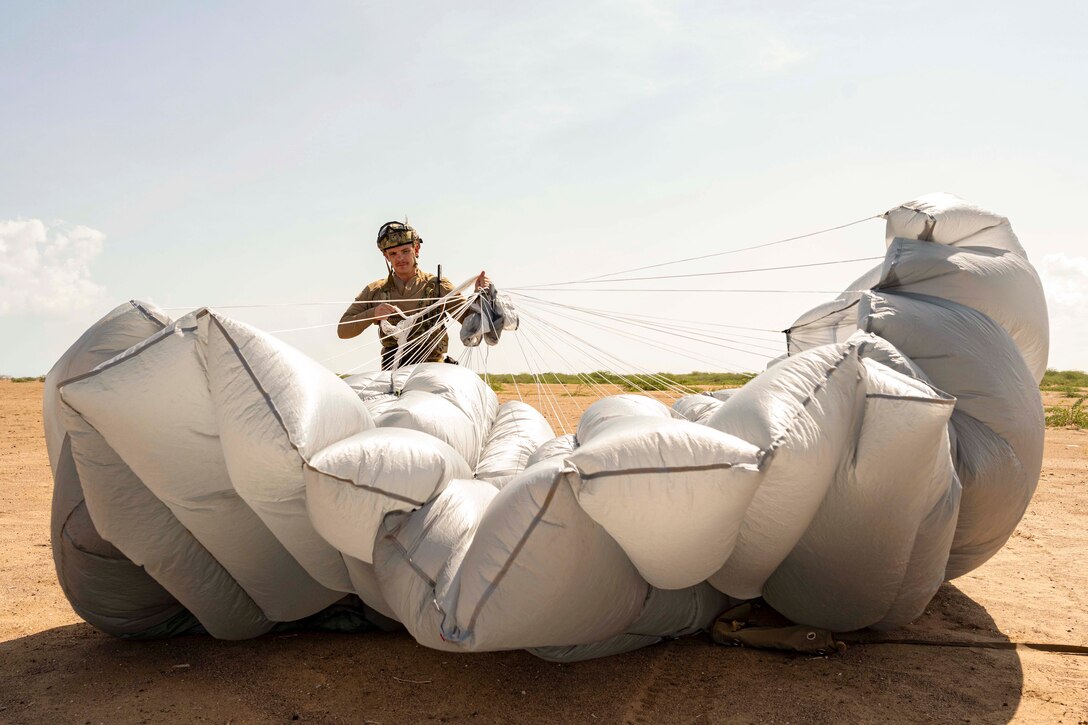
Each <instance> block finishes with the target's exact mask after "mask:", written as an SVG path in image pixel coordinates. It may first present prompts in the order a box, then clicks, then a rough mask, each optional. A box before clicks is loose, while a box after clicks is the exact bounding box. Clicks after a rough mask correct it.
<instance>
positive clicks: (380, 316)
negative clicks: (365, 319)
mask: <svg viewBox="0 0 1088 725" xmlns="http://www.w3.org/2000/svg"><path fill="white" fill-rule="evenodd" d="M398 312H400V308H399V307H397V306H396V305H391V304H389V303H388V302H383V303H381V304H380V305H378V306H377V307H375V308H374V319H375V320H379V321H380V320H384V319H385V318H387V317H389V316H390V315H395V314H397V313H398Z"/></svg>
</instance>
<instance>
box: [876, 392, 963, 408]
mask: <svg viewBox="0 0 1088 725" xmlns="http://www.w3.org/2000/svg"><path fill="white" fill-rule="evenodd" d="M865 397H866V398H880V399H882V400H909V401H913V402H915V403H933V404H935V405H952V406H954V405H955V404H956V399H955V398H927V397H925V396H923V395H893V394H891V393H866V394H865Z"/></svg>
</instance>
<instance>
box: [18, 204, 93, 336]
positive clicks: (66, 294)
mask: <svg viewBox="0 0 1088 725" xmlns="http://www.w3.org/2000/svg"><path fill="white" fill-rule="evenodd" d="M103 239H105V235H104V234H103V233H102V232H99V231H96V230H94V229H91V228H89V227H85V226H79V225H73V224H67V223H65V222H61V221H54V222H48V223H47V222H43V221H41V220H40V219H9V220H0V315H9V314H21V313H30V314H50V315H52V314H63V313H66V312H69V311H72V310H78V309H82V308H86V307H88V306H90V305H92V304H95V303H97V302H99V301H100V300H101V298H102V297H103V294H104V292H105V289H104V288H103V287H102V286H100V285H98V284H95V282H94V281H93V280H92V279H91V269H90V264H91V261H92V260H94V258H95V257H97V256H98V255H99V254H101V252H102V240H103Z"/></svg>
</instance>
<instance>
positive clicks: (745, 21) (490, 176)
mask: <svg viewBox="0 0 1088 725" xmlns="http://www.w3.org/2000/svg"><path fill="white" fill-rule="evenodd" d="M1086 8H1088V5H1085V4H1083V3H1079V2H1032V3H1023V2H987V3H981V2H978V3H953V2H948V1H947V0H945V1H943V2H932V3H928V2H926V3H911V2H903V1H900V2H894V3H890V2H889V3H881V2H869V3H858V2H824V3H811V2H804V3H802V2H776V3H756V2H682V1H681V2H655V1H653V0H645V1H643V2H587V1H586V0H579V1H578V2H549V3H535V4H532V5H531V6H530V5H528V4H522V3H499V2H491V3H471V2H469V3H438V2H426V3H395V4H394V3H383V4H378V3H370V2H367V3H362V2H314V3H298V2H291V3H286V2H284V3H280V2H239V3H221V2H192V1H187V2H184V3H182V2H177V3H168V2H156V3H135V2H118V3H110V2H94V3H90V2H83V3H64V2H49V1H47V0H40V1H36V2H3V1H0V99H3V106H4V112H3V113H2V114H0V339H2V340H3V341H4V342H3V343H2V344H0V373H7V374H12V375H31V374H40V373H44V372H45V371H46V370H47V369H48V368H49V367H50V365H51V364H52V362H53V361H54V360H55V359H56V357H57V356H59V355H60V353H62V352H63V351H64V349H65V348H66V347H67V346H68V345H69V344H70V343H71V342H72V341H73V340H74V339H75V337H76V336H77V335H78V334H79V333H80V332H81V331H82V330H83V329H84V328H86V327H87V326H88V325H89V324H90V323H92V322H93V321H94V320H95V319H97V318H98V317H99V316H100V315H101V314H103V313H104V312H106V311H107V310H109V309H110V308H112V307H114V306H115V305H116V304H118V303H120V302H123V301H124V300H127V299H130V298H139V299H144V300H149V301H151V302H153V303H155V304H158V305H160V306H164V307H180V308H189V309H191V308H193V307H196V306H201V305H208V306H214V307H220V308H222V309H223V311H224V312H225V313H226V314H230V315H232V316H235V317H237V318H239V319H242V320H245V321H248V322H251V323H253V324H256V325H257V326H259V327H261V328H263V329H266V330H273V331H274V330H285V329H292V328H299V327H309V326H314V325H320V324H322V323H332V322H335V321H336V319H337V318H338V317H339V315H340V312H341V311H342V308H343V306H345V305H346V302H347V301H348V300H350V299H351V298H352V297H353V296H354V295H355V294H356V293H357V292H358V291H359V289H361V288H362V287H363V286H364V285H365V284H366V283H367V282H369V281H371V280H373V279H375V278H377V277H379V276H382V275H383V274H384V265H383V263H382V261H381V259H380V257H379V256H378V253H377V251H376V250H375V248H374V241H373V238H374V234H375V232H376V230H377V228H378V226H379V225H380V224H381V223H382V222H384V221H387V220H389V219H394V218H403V217H404V216H405V215H407V216H408V217H409V220H410V221H411V222H412V223H413V224H414V225H415V226H417V228H418V229H419V230H420V232H421V233H422V235H423V237H424V240H425V242H424V248H423V255H424V256H423V260H422V261H423V264H424V266H425V268H427V269H433V267H434V266H435V265H437V264H439V263H441V264H442V265H443V270H444V273H445V274H446V275H447V276H449V277H450V278H451V279H453V280H454V281H455V282H459V281H461V280H463V279H466V278H467V277H469V276H470V275H471V274H473V273H474V272H477V271H479V269H480V268H481V267H486V269H487V270H488V272H489V274H490V275H491V276H492V278H493V279H495V281H496V282H497V283H498V284H499V286H500V287H511V288H512V287H520V286H526V285H536V284H547V283H553V282H559V281H567V280H571V279H581V278H585V277H590V276H594V275H599V274H605V273H609V272H614V271H617V270H622V269H627V268H631V267H638V266H642V265H648V264H653V263H656V262H659V261H665V260H670V259H676V258H680V257H690V256H698V255H703V254H711V253H714V252H720V251H725V250H729V249H735V248H739V247H743V246H749V245H752V244H757V243H760V242H765V241H771V240H775V239H779V238H783V237H788V236H791V235H795V234H803V233H805V232H809V231H812V230H816V229H821V228H825V227H831V226H835V225H838V224H841V223H844V222H850V221H853V220H857V219H861V218H864V217H867V216H871V215H873V214H877V213H880V212H882V211H884V210H886V209H887V208H889V207H892V206H895V205H896V204H898V203H900V202H903V201H907V200H909V199H912V198H914V197H916V196H919V195H921V194H924V193H927V192H930V191H950V192H953V193H955V194H958V195H960V196H962V197H964V198H966V199H968V200H970V201H972V202H974V203H977V204H980V205H982V206H985V207H987V208H990V209H993V210H995V211H998V212H1000V213H1002V214H1004V215H1006V216H1008V217H1009V219H1010V220H1011V222H1012V225H1013V228H1014V229H1015V230H1016V231H1017V233H1018V234H1019V236H1020V239H1021V241H1022V242H1023V244H1024V246H1025V247H1026V248H1027V250H1028V253H1029V255H1030V257H1031V259H1032V261H1033V262H1034V263H1035V265H1036V266H1037V268H1038V269H1039V271H1040V274H1041V275H1042V277H1043V279H1044V284H1045V286H1046V289H1047V294H1048V300H1049V304H1050V311H1051V323H1052V338H1053V345H1052V354H1051V366H1052V367H1059V368H1080V369H1086V368H1088V336H1086V335H1084V334H1082V332H1081V330H1082V329H1083V326H1084V320H1085V319H1086V316H1088V249H1086V247H1085V244H1084V241H1083V237H1084V233H1083V231H1082V227H1081V221H1082V220H1081V218H1080V216H1079V214H1080V213H1082V210H1083V209H1084V205H1085V201H1084V200H1085V199H1086V198H1088V173H1086V171H1085V170H1086V168H1088V141H1086V138H1085V132H1084V129H1085V128H1088V51H1086V50H1085V48H1086V47H1088V46H1086V44H1085V43H1084V40H1083V29H1084V27H1086V25H1088V10H1086ZM881 254H883V226H882V223H881V222H879V221H875V220H874V221H870V222H867V223H865V224H861V225H858V226H855V227H851V228H850V229H849V230H845V231H843V232H839V233H832V234H828V235H825V236H820V237H815V238H810V239H806V240H803V241H800V242H795V243H790V244H784V245H778V246H775V247H770V248H767V249H764V250H758V251H753V252H746V253H738V254H732V255H728V256H723V257H720V258H717V259H711V260H705V261H703V262H700V263H696V264H688V265H677V266H673V267H666V268H662V269H660V270H655V271H654V272H656V273H659V274H685V273H695V272H707V271H724V270H730V269H753V268H765V267H772V266H773V267H780V266H785V265H793V264H810V263H814V262H826V261H836V260H844V259H855V258H862V257H870V256H878V255H881ZM872 264H873V262H854V263H850V264H837V265H829V266H822V267H807V268H803V269H796V270H777V271H772V272H761V273H746V274H738V275H730V276H721V277H705V278H682V279H674V280H660V281H652V282H646V283H637V284H636V283H626V286H629V287H632V286H633V287H641V288H651V287H653V288H659V289H669V290H674V289H685V290H695V289H700V290H701V289H716V290H724V289H741V288H743V289H758V290H802V292H797V293H787V292H784V291H761V292H722V291H715V292H674V291H670V292H663V291H658V292H637V293H636V292H627V293H616V292H588V291H587V292H546V293H545V292H541V293H539V294H538V295H537V296H539V297H541V298H545V297H546V298H547V299H550V300H554V301H556V302H560V303H562V304H564V305H574V306H579V307H583V308H590V309H595V310H610V311H631V312H637V313H638V314H640V315H645V316H653V317H660V318H663V320H662V322H661V324H663V325H674V326H679V327H676V328H675V329H677V330H684V331H685V332H684V333H683V334H684V335H688V336H691V337H703V336H705V333H706V332H707V331H710V330H711V328H710V327H705V326H703V327H698V329H699V330H701V331H702V332H699V333H696V332H695V330H696V326H698V325H701V324H702V323H706V322H713V323H721V324H731V325H739V326H744V327H754V328H758V329H757V330H750V331H741V330H735V329H733V328H728V329H727V328H715V329H716V330H717V331H716V332H714V335H715V336H716V337H717V342H718V344H717V345H716V346H710V347H707V346H706V345H700V344H699V343H697V342H696V341H694V340H691V341H689V340H687V339H686V338H679V341H678V339H677V338H676V337H674V338H671V342H670V338H668V337H664V336H662V335H660V334H657V333H653V334H651V332H650V331H648V330H647V329H646V328H645V327H643V328H642V330H641V331H639V329H638V328H631V329H630V330H629V331H628V332H627V333H626V334H627V337H614V336H612V335H610V334H608V333H606V332H604V331H603V330H596V329H593V328H586V327H585V325H583V324H578V325H574V324H573V323H570V322H569V321H567V319H566V317H562V316H560V314H559V313H561V314H562V315H567V316H577V314H576V313H572V312H563V311H562V310H560V309H559V308H548V309H551V310H552V311H553V312H554V313H555V314H552V313H551V312H549V313H545V312H542V311H539V310H537V309H536V308H534V307H533V305H532V303H530V305H529V307H527V308H526V311H527V312H529V313H530V314H531V315H533V316H534V320H535V321H534V322H533V323H532V324H530V325H529V326H528V327H526V328H525V329H524V330H523V331H522V333H523V334H522V333H519V336H518V338H519V339H520V340H521V344H520V346H519V343H518V342H516V341H515V340H514V339H509V340H507V339H504V341H503V344H501V345H500V346H499V347H497V348H495V349H494V350H493V351H492V352H491V353H490V360H489V361H488V365H489V368H490V369H492V370H500V369H501V370H525V369H526V366H527V365H528V364H529V363H528V362H527V361H532V360H534V359H535V358H538V357H539V358H543V359H544V360H543V361H541V363H540V364H543V365H548V366H551V367H563V365H564V363H563V361H564V360H566V361H567V362H568V363H569V364H570V365H571V366H575V367H579V366H582V367H585V366H588V367H604V366H605V365H604V362H602V363H601V364H600V365H594V364H593V363H592V362H590V361H588V358H586V359H579V358H577V357H576V355H577V353H578V352H585V351H586V350H588V349H594V348H597V347H599V348H600V349H602V350H605V351H607V352H608V353H610V354H611V355H614V356H615V357H617V358H619V359H621V360H625V361H630V362H631V364H632V365H637V366H642V367H648V368H652V369H656V370H672V371H677V372H682V371H687V370H692V369H708V368H710V367H712V366H716V367H719V368H743V369H750V370H757V369H761V368H762V367H763V365H764V364H765V361H766V359H767V357H768V356H774V355H775V354H776V353H775V352H774V348H775V347H776V346H780V345H781V343H778V342H770V341H769V340H770V337H771V336H770V335H769V334H765V333H763V332H760V330H780V329H782V328H784V327H786V326H788V325H789V324H790V323H791V322H792V321H793V320H794V319H795V318H796V317H797V316H798V315H799V314H800V313H801V312H803V311H804V310H806V309H807V308H809V307H811V306H813V305H815V304H817V303H819V302H821V301H823V300H825V299H827V298H829V297H831V296H833V295H829V294H817V293H816V292H817V291H820V290H829V291H830V290H838V289H841V288H843V287H845V286H846V285H847V284H848V283H849V282H850V281H851V280H852V279H853V278H855V277H856V276H858V275H859V274H860V273H861V272H862V271H864V269H866V268H867V267H868V266H871V265H872ZM654 272H650V271H648V272H646V273H643V274H645V275H651V274H654ZM586 286H587V287H591V288H592V289H598V287H593V286H591V285H586ZM602 286H603V285H602ZM612 286H614V287H622V286H625V285H624V284H613V285H612ZM298 302H308V303H314V302H337V303H340V302H343V303H345V304H331V305H306V306H276V307H264V308H249V307H245V308H238V307H234V306H235V305H249V304H261V305H273V304H276V305H283V303H298ZM184 311H185V309H172V310H170V312H171V314H173V315H180V314H182V313H183V312H184ZM589 319H590V320H596V321H597V322H598V323H600V324H602V325H603V326H604V327H609V328H612V327H618V326H619V325H620V323H619V321H617V320H616V319H615V318H613V317H606V316H603V315H601V314H599V313H598V314H595V315H594V316H592V317H590V318H589ZM665 319H667V320H670V322H665V321H664V320H665ZM548 325H556V326H557V327H558V328H560V329H561V328H562V327H564V326H568V327H569V330H570V331H574V332H575V333H576V334H577V335H578V336H579V338H580V340H579V341H574V342H573V344H572V345H571V346H570V348H569V350H568V351H567V352H564V351H563V348H562V345H563V344H564V342H563V338H564V335H563V334H562V333H561V332H559V331H556V330H555V328H551V327H548ZM587 330H589V331H588V332H587ZM278 334H280V335H281V336H282V337H283V339H285V340H287V341H289V342H291V343H292V344H294V345H297V346H299V347H300V348H302V349H303V350H305V351H306V352H307V353H309V354H311V355H312V356H314V357H315V358H317V359H321V360H327V361H328V362H327V364H329V365H330V367H333V368H334V369H336V370H338V371H344V370H347V369H350V368H353V367H355V366H358V365H363V366H364V367H367V365H366V362H367V360H369V359H370V358H371V357H373V355H374V354H375V353H376V345H375V344H374V341H373V338H374V333H373V331H368V333H366V334H365V341H366V342H367V343H368V344H367V345H364V346H363V347H362V348H361V349H356V348H358V346H359V344H360V342H362V341H363V340H360V342H343V341H339V340H337V339H336V337H335V333H334V330H333V329H332V328H331V327H323V328H315V329H311V330H293V331H291V332H281V333H278ZM655 335H656V336H655ZM740 335H747V337H740ZM726 338H728V341H726ZM754 338H759V339H754ZM655 341H656V342H655ZM568 342H569V340H568ZM643 343H650V344H643ZM672 343H675V344H672ZM655 345H656V347H655ZM526 346H529V347H528V348H526ZM580 347H581V348H582V349H581V350H580V351H579V348H580ZM454 349H455V350H457V349H458V346H457V345H454ZM333 356H336V357H333ZM477 362H479V361H477ZM712 363H713V364H714V365H712ZM369 367H373V366H369Z"/></svg>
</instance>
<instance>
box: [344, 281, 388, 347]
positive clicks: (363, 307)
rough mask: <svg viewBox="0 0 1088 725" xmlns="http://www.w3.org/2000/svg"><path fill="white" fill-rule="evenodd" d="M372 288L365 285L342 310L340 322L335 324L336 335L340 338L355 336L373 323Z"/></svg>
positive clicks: (375, 304)
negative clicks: (345, 308)
mask: <svg viewBox="0 0 1088 725" xmlns="http://www.w3.org/2000/svg"><path fill="white" fill-rule="evenodd" d="M377 306H378V305H377V303H376V302H375V301H374V290H373V289H372V287H367V288H366V289H364V290H363V291H362V292H360V293H359V294H358V295H356V296H355V301H354V302H352V303H351V305H350V306H349V307H348V308H347V310H345V311H344V314H343V315H341V317H340V324H339V325H337V326H336V335H337V337H339V338H340V339H342V340H346V339H348V338H351V337H356V336H357V335H358V334H359V333H361V332H362V331H363V330H365V329H366V328H368V327H370V326H371V325H372V324H373V323H374V308H375V307H377Z"/></svg>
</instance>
